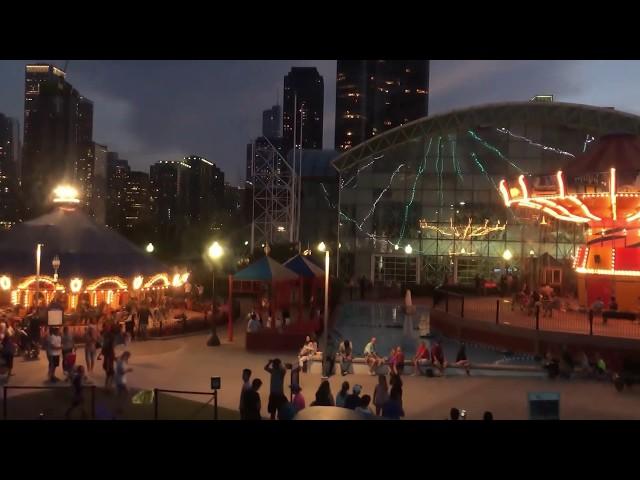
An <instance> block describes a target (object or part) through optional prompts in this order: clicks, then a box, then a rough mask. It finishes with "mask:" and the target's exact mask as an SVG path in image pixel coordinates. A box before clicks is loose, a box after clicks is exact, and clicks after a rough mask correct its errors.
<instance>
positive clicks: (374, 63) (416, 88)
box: [335, 60, 429, 150]
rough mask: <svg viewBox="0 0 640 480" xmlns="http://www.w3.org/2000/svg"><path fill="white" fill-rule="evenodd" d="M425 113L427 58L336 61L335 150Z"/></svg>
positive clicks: (427, 73) (427, 102) (427, 81)
mask: <svg viewBox="0 0 640 480" xmlns="http://www.w3.org/2000/svg"><path fill="white" fill-rule="evenodd" d="M428 113H429V61H428V60H338V65H337V76H336V129H335V147H336V149H337V150H347V149H349V148H351V147H353V146H354V145H357V144H359V143H362V142H363V141H365V140H367V139H369V138H371V137H373V136H374V135H377V134H380V133H382V132H384V131H387V130H390V129H392V128H395V127H398V126H400V125H403V124H405V123H408V122H410V121H412V120H416V119H418V118H421V117H425V116H427V115H428Z"/></svg>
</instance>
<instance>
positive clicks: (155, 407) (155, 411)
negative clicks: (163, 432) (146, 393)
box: [153, 388, 158, 420]
mask: <svg viewBox="0 0 640 480" xmlns="http://www.w3.org/2000/svg"><path fill="white" fill-rule="evenodd" d="M153 419H154V420H158V389H157V388H154V389H153Z"/></svg>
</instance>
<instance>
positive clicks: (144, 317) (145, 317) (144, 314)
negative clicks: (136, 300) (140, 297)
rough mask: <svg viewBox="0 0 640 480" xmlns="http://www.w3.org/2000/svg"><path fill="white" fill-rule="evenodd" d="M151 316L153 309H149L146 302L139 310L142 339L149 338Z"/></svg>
mask: <svg viewBox="0 0 640 480" xmlns="http://www.w3.org/2000/svg"><path fill="white" fill-rule="evenodd" d="M149 317H151V310H149V307H148V305H147V303H146V302H144V303H143V304H142V306H141V307H140V309H139V310H138V337H139V338H140V340H146V339H147V329H148V328H149Z"/></svg>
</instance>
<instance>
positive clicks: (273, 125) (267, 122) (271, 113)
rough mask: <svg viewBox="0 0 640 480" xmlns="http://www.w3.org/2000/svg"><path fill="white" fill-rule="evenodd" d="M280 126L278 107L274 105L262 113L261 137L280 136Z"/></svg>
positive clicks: (280, 110)
mask: <svg viewBox="0 0 640 480" xmlns="http://www.w3.org/2000/svg"><path fill="white" fill-rule="evenodd" d="M281 125H282V109H281V108H280V105H274V106H273V107H271V108H270V109H268V110H264V111H263V112H262V135H263V136H264V137H270V138H277V137H279V136H280V126H281Z"/></svg>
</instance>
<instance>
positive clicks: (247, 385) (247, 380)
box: [238, 368, 251, 420]
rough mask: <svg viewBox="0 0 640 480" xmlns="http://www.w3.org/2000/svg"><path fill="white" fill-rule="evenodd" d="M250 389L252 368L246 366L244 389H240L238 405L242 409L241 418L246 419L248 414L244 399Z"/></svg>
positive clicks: (243, 377)
mask: <svg viewBox="0 0 640 480" xmlns="http://www.w3.org/2000/svg"><path fill="white" fill-rule="evenodd" d="M249 390H251V370H249V369H248V368H245V369H244V370H242V389H241V390H240V406H239V407H238V410H240V420H246V419H245V418H244V417H245V416H246V411H245V407H244V400H245V396H246V393H247V392H248V391H249Z"/></svg>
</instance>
